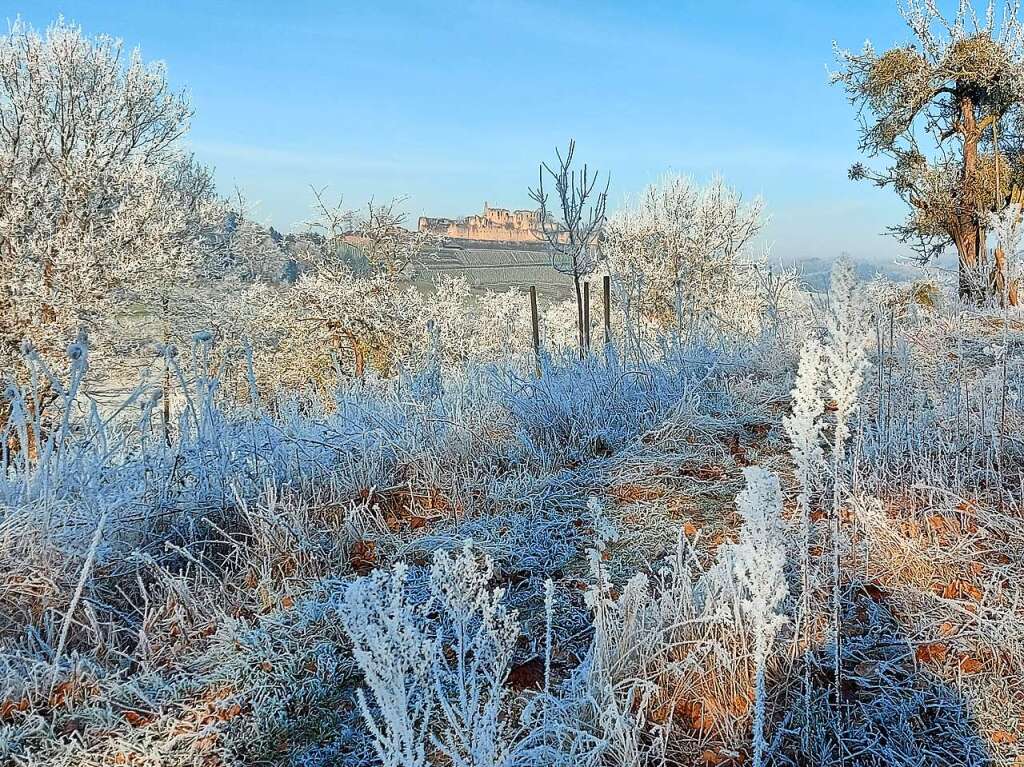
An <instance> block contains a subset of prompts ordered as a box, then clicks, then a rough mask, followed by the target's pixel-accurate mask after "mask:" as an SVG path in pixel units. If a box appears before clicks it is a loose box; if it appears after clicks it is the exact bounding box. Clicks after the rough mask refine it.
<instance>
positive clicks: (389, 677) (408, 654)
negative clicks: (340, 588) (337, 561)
mask: <svg viewBox="0 0 1024 767" xmlns="http://www.w3.org/2000/svg"><path fill="white" fill-rule="evenodd" d="M407 574H408V567H407V566H406V565H405V564H404V563H399V564H396V565H395V567H394V569H393V570H391V571H387V570H377V571H375V572H374V573H372V574H371V575H369V576H367V577H365V578H360V579H358V580H356V581H355V583H353V584H352V585H351V586H349V587H348V589H347V590H346V591H345V595H344V602H343V605H342V609H341V610H340V617H341V621H342V626H343V627H344V629H345V633H346V634H348V636H349V638H350V639H351V640H352V645H353V650H352V652H353V655H354V657H355V659H356V662H357V663H358V664H359V668H360V670H362V672H363V678H364V681H365V683H366V687H367V688H368V689H369V691H370V694H371V695H372V696H373V701H374V704H375V708H376V710H377V713H376V714H374V712H373V710H371V708H370V706H369V704H368V702H367V700H366V694H365V693H364V691H363V690H359V691H358V692H357V693H356V695H357V700H358V702H359V709H360V711H361V713H362V715H363V719H364V721H365V722H366V726H367V728H368V729H369V730H370V733H371V734H372V736H373V743H374V747H375V750H376V752H377V756H378V758H379V759H380V760H381V763H382V764H383V765H384V767H423V766H424V765H426V764H427V763H428V762H427V754H426V746H427V731H428V727H429V726H430V718H431V714H432V713H433V708H434V695H433V690H432V685H431V669H432V666H433V664H434V662H435V659H436V655H437V647H436V644H435V643H434V641H433V640H432V639H431V638H430V637H428V636H427V634H426V633H425V631H424V628H423V626H424V615H425V610H424V607H423V606H422V605H415V604H414V603H413V602H412V601H411V599H410V596H409V594H408V592H407V589H406V578H407Z"/></svg>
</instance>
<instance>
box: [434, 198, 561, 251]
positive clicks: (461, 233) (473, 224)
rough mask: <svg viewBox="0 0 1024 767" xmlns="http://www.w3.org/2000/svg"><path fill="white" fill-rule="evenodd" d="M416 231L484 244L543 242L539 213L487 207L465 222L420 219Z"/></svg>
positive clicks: (466, 218) (465, 219) (460, 219)
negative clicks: (479, 241)
mask: <svg viewBox="0 0 1024 767" xmlns="http://www.w3.org/2000/svg"><path fill="white" fill-rule="evenodd" d="M417 227H418V229H419V230H420V231H421V232H426V233H429V234H434V235H439V236H442V237H452V238H457V239H463V240H482V241H486V242H541V241H542V240H543V238H544V235H543V234H542V233H541V219H540V211H536V210H506V209H505V208H492V207H490V206H489V205H488V204H487V203H484V211H483V213H481V214H478V215H472V216H466V217H465V218H459V219H453V218H430V217H427V216H421V217H420V219H419V223H418V225H417Z"/></svg>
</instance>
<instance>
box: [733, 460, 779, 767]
mask: <svg viewBox="0 0 1024 767" xmlns="http://www.w3.org/2000/svg"><path fill="white" fill-rule="evenodd" d="M743 473H744V476H745V477H746V480H747V487H746V489H745V490H743V492H741V493H740V494H739V495H738V496H737V497H736V507H737V510H738V511H739V514H740V517H741V518H742V519H743V527H742V529H741V532H740V540H739V543H738V544H737V545H736V547H735V549H734V552H733V556H734V559H733V567H734V573H735V576H736V581H737V584H738V585H739V586H740V592H741V606H742V610H743V614H744V616H745V617H746V618H747V620H748V621H749V622H750V630H751V632H752V633H753V637H754V667H755V682H754V685H755V687H754V693H755V698H754V701H755V707H754V764H755V765H761V764H762V763H763V761H764V749H765V746H766V743H765V738H764V721H765V708H764V707H765V668H766V666H767V664H768V659H769V654H770V653H771V650H772V647H773V645H774V643H775V637H776V635H777V634H778V631H779V629H780V628H781V627H782V626H783V625H784V624H785V623H786V620H787V619H786V616H785V615H784V614H783V613H782V612H781V608H782V605H783V603H784V602H785V600H786V597H787V596H788V595H789V587H788V585H787V583H786V575H785V566H786V547H785V543H784V540H785V528H784V526H783V522H782V491H781V489H780V488H779V479H778V477H776V476H775V475H774V474H771V473H769V472H767V471H765V470H764V469H761V468H759V467H751V468H747V469H744V472H743Z"/></svg>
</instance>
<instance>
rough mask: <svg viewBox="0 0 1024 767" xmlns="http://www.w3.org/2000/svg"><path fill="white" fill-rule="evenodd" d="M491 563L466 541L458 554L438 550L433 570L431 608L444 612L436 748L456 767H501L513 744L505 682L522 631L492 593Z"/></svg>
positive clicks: (497, 593) (438, 661)
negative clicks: (439, 728) (441, 720)
mask: <svg viewBox="0 0 1024 767" xmlns="http://www.w3.org/2000/svg"><path fill="white" fill-rule="evenodd" d="M493 575H494V568H493V566H492V564H491V560H490V559H489V558H488V557H486V556H485V555H481V554H478V553H477V552H476V551H474V550H473V547H472V546H471V545H470V544H469V542H467V543H466V544H464V546H463V547H462V550H461V551H459V552H457V553H454V554H448V553H446V552H443V551H439V552H437V553H436V554H435V555H434V562H433V565H432V566H431V568H430V590H431V594H432V596H433V600H434V606H435V608H436V609H439V610H440V611H441V615H442V618H441V628H440V631H439V640H440V641H439V646H443V647H450V648H451V651H452V652H451V654H450V655H449V654H447V653H444V652H442V653H440V654H439V655H438V657H437V658H436V660H435V665H434V690H435V693H436V695H437V701H438V704H439V707H440V709H441V712H442V714H443V715H444V718H445V721H446V727H445V728H444V730H443V731H442V733H441V735H440V737H436V738H435V739H434V742H435V743H436V745H437V746H438V748H440V749H441V751H443V752H444V753H445V754H446V755H447V756H448V758H449V759H451V760H452V764H454V765H456V767H502V766H503V765H505V764H507V763H508V761H509V759H510V758H511V755H512V748H513V742H512V739H511V736H510V729H511V728H510V725H509V720H508V718H507V717H503V716H502V712H503V704H504V702H505V692H506V690H505V686H504V682H505V675H506V673H507V672H508V667H509V664H510V663H511V661H512V653H513V650H514V649H515V644H516V639H517V638H518V636H519V625H518V623H517V622H516V617H515V614H514V613H510V612H509V611H507V610H506V609H505V607H504V606H503V605H502V604H501V601H502V598H503V596H504V592H503V590H502V589H494V590H491V589H490V587H489V584H490V581H491V579H492V577H493Z"/></svg>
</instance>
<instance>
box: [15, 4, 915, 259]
mask: <svg viewBox="0 0 1024 767" xmlns="http://www.w3.org/2000/svg"><path fill="white" fill-rule="evenodd" d="M59 14H63V15H64V16H65V18H66V19H68V20H71V21H74V22H76V23H79V24H81V25H82V26H83V28H84V29H85V30H86V31H87V32H88V33H99V32H104V33H108V34H111V35H115V36H117V37H121V38H123V39H124V40H125V42H126V43H128V44H129V45H130V46H135V45H138V46H139V47H140V48H141V50H142V54H143V56H144V57H145V58H146V59H162V60H164V61H166V62H167V64H168V68H169V74H170V78H171V80H172V82H173V83H174V84H175V86H177V87H185V88H187V89H188V91H189V92H190V94H191V98H192V101H193V105H194V107H195V111H196V114H195V117H194V119H193V122H192V130H191V133H190V137H189V140H190V143H191V145H192V147H193V149H194V151H195V152H196V154H197V155H198V156H199V157H200V158H201V159H202V160H204V161H206V162H207V163H209V164H212V165H213V166H215V168H216V170H217V178H218V183H219V185H220V187H221V188H222V190H224V191H230V190H231V189H232V188H233V187H234V186H236V185H237V186H238V187H239V188H241V189H242V190H243V192H244V193H245V194H246V196H247V197H248V198H249V199H250V200H251V201H254V202H257V203H258V204H259V207H258V217H259V218H261V219H262V220H264V221H266V222H267V223H272V224H274V225H275V226H276V227H277V228H279V229H282V230H288V229H292V228H294V227H295V226H296V225H297V224H298V223H299V222H301V221H303V220H305V219H307V218H308V216H309V204H310V198H311V195H310V191H309V190H310V185H311V184H315V185H317V186H327V187H329V190H330V191H331V192H333V193H336V194H337V193H343V194H344V196H345V201H346V203H347V204H350V205H353V206H356V205H361V204H363V203H364V202H365V201H366V200H367V199H368V198H369V197H371V196H375V197H376V198H378V199H382V198H390V197H392V196H395V195H408V196H409V200H408V202H407V203H406V209H407V210H408V212H409V214H410V215H411V216H417V215H420V214H427V215H451V216H455V215H465V214H468V213H471V212H475V211H476V210H477V209H479V208H480V207H482V205H483V202H484V201H485V200H487V201H489V202H490V203H491V204H492V205H502V206H507V207H520V206H522V207H525V206H527V205H528V204H529V200H528V197H527V192H526V190H527V187H528V186H529V185H531V184H533V183H534V182H535V179H536V165H537V162H538V161H539V160H541V159H547V158H549V157H551V156H552V155H553V149H554V147H555V146H556V145H564V143H565V142H566V140H567V139H568V138H569V137H570V136H573V137H575V138H576V140H577V144H578V149H577V152H578V155H579V156H580V157H581V158H582V159H585V160H587V161H588V162H589V163H590V164H591V165H592V166H593V167H597V168H600V169H602V170H608V171H610V172H611V175H612V186H611V202H612V204H613V206H617V205H619V204H621V203H622V202H623V201H624V200H625V199H627V198H628V197H630V196H635V195H636V194H638V193H639V192H640V190H641V189H642V188H643V187H644V185H646V184H647V183H649V182H651V181H654V180H656V179H657V178H658V176H659V175H661V174H662V173H664V172H665V171H668V170H674V171H681V172H684V173H689V174H692V175H694V176H695V177H697V178H699V179H706V178H707V177H709V176H710V175H711V174H712V173H714V172H715V171H721V172H722V173H723V174H724V175H725V176H726V178H727V179H728V180H729V181H730V183H732V184H733V185H735V186H737V187H739V188H740V189H741V190H743V191H744V193H745V194H747V195H751V196H752V195H755V194H762V195H763V196H764V197H765V199H766V201H767V204H768V208H769V211H770V213H771V216H772V222H771V225H770V227H769V229H768V230H767V234H766V238H767V240H768V241H770V242H771V243H772V245H773V252H774V255H775V256H777V257H781V258H787V257H808V256H823V257H829V258H831V257H834V256H836V255H838V254H839V253H840V252H841V251H847V252H850V253H851V254H853V255H854V256H855V257H857V258H862V259H878V260H884V261H891V260H892V259H894V258H896V257H898V256H899V255H901V254H904V253H905V249H904V248H901V247H900V246H899V245H898V244H897V243H895V242H894V241H892V240H891V239H890V238H888V237H886V236H884V230H885V227H886V226H888V225H890V224H893V223H896V222H897V221H898V220H899V219H900V218H901V217H902V209H901V207H900V204H899V203H898V201H896V200H895V199H894V198H893V197H892V195H891V194H890V193H888V192H886V191H883V190H877V189H874V188H873V187H870V186H868V185H866V184H863V183H861V184H854V183H853V182H850V181H848V180H847V178H846V169H847V168H848V167H849V165H850V163H851V162H853V161H855V160H857V159H858V155H857V151H856V146H857V133H856V126H855V124H854V119H853V110H852V108H851V107H850V105H849V104H848V103H847V102H846V100H845V97H844V96H843V94H842V93H841V91H840V90H839V89H838V88H833V87H830V86H829V85H828V74H827V67H829V66H830V65H831V64H832V47H831V46H832V41H833V39H835V40H837V41H838V42H839V43H840V44H841V45H843V46H844V47H853V48H859V47H860V46H861V45H862V43H863V42H864V40H865V39H867V38H871V39H872V41H873V42H875V43H876V45H879V46H884V45H889V44H891V43H894V42H901V41H903V40H905V39H906V37H907V30H906V28H905V26H904V25H903V23H902V20H901V19H900V18H899V15H898V14H897V11H896V7H895V0H859V1H858V2H855V3H854V2H839V1H834V2H821V1H819V2H811V1H806V2H791V1H787V0H781V1H779V0H773V1H772V2H747V1H746V0H736V1H734V2H724V3H707V2H664V3H645V2H600V1H596V0H590V1H589V2H544V1H543V0H507V1H505V2H432V3H428V2H411V1H407V0H390V2H386V3H385V2H376V1H375V0H371V1H370V2H365V1H362V2H347V0H346V1H341V0H336V1H331V0H318V1H317V2H313V1H312V0H292V1H291V2H281V1H280V0H273V1H271V0H246V1H244V2H243V0H220V2H217V0H177V1H176V2H156V1H147V2H139V1H138V0H0V18H4V17H5V18H6V19H13V18H14V17H15V16H17V15H21V17H22V18H23V19H24V20H26V21H28V22H30V23H32V24H33V25H35V26H37V27H41V26H45V25H46V24H48V23H49V22H50V21H52V20H53V19H55V18H56V17H57V16H58V15H59Z"/></svg>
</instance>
